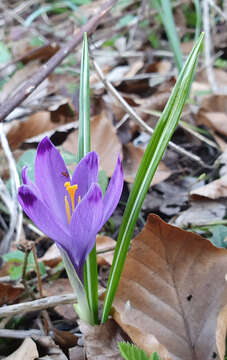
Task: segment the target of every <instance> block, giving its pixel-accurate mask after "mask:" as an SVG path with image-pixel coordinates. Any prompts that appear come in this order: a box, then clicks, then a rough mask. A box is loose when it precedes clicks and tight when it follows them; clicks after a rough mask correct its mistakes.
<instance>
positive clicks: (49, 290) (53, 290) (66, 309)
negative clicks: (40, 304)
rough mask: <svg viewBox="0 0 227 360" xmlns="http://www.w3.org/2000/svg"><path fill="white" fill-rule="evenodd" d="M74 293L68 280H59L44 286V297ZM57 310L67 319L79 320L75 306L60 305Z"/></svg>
mask: <svg viewBox="0 0 227 360" xmlns="http://www.w3.org/2000/svg"><path fill="white" fill-rule="evenodd" d="M72 292H73V290H72V287H71V285H70V282H69V280H68V279H57V280H54V281H52V282H48V283H47V284H44V285H43V294H44V296H52V295H53V296H54V295H59V294H61V295H63V294H69V293H72ZM55 310H56V311H57V312H58V313H59V314H60V315H62V316H63V317H65V318H66V319H69V320H75V319H76V318H77V315H76V313H75V310H74V308H73V304H67V305H59V306H56V307H55Z"/></svg>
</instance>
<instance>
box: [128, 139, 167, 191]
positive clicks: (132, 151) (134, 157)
mask: <svg viewBox="0 0 227 360" xmlns="http://www.w3.org/2000/svg"><path fill="white" fill-rule="evenodd" d="M123 154H124V160H123V169H124V179H125V181H127V182H129V183H133V181H134V180H135V177H136V173H137V170H138V168H139V165H140V163H141V160H142V157H143V154H144V150H143V149H142V148H140V147H136V146H134V145H133V144H132V143H129V144H127V145H124V148H123ZM170 175H171V172H170V170H169V169H168V168H167V167H166V166H165V164H164V163H163V162H162V161H161V162H160V164H159V166H158V168H157V170H156V173H155V176H154V178H153V180H152V183H151V186H153V185H155V184H158V183H159V182H161V181H164V180H166V179H167V178H168V177H169V176H170Z"/></svg>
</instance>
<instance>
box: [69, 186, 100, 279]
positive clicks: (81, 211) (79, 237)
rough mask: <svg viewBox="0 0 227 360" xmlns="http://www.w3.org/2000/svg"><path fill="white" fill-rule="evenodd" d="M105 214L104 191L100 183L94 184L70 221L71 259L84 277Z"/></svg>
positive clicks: (81, 277) (79, 273) (79, 274)
mask: <svg viewBox="0 0 227 360" xmlns="http://www.w3.org/2000/svg"><path fill="white" fill-rule="evenodd" d="M102 214H103V200H102V191H101V189H100V187H99V185H98V184H92V185H91V187H90V189H89V191H88V193H87V194H86V195H85V196H84V198H83V199H82V200H81V202H80V203H79V204H78V206H77V207H76V209H75V210H74V212H73V215H72V219H71V222H70V232H71V238H72V239H73V240H72V244H71V248H70V251H69V249H66V250H67V252H68V254H69V252H70V259H71V261H72V263H73V264H74V266H75V267H76V269H77V273H78V276H79V277H80V279H81V280H82V279H83V266H84V262H85V260H86V257H87V256H88V254H89V252H90V251H91V250H92V248H93V247H94V244H95V238H96V234H97V232H98V230H99V228H100V223H101V221H102Z"/></svg>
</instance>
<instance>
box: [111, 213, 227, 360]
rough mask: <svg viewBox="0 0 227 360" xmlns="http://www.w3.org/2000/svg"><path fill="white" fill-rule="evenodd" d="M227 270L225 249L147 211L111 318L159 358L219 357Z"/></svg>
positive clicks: (222, 347)
mask: <svg viewBox="0 0 227 360" xmlns="http://www.w3.org/2000/svg"><path fill="white" fill-rule="evenodd" d="M226 272H227V252H226V250H225V249H217V248H215V247H214V246H213V245H212V244H211V243H210V242H209V241H208V240H206V239H204V238H202V237H200V236H199V235H197V234H194V233H191V232H187V231H184V230H181V229H179V228H177V227H174V226H172V225H169V224H167V223H165V222H164V221H162V220H161V219H160V218H159V217H158V216H156V215H150V216H149V218H148V221H147V223H146V226H145V228H144V229H143V231H142V232H141V233H140V234H139V235H138V236H137V237H136V238H135V239H134V240H133V242H132V248H131V250H130V252H129V254H128V257H127V260H126V264H125V267H124V271H123V275H122V277H121V281H120V286H119V288H118V291H117V295H116V297H115V301H114V307H113V316H114V319H115V320H116V321H117V322H118V323H119V325H120V326H121V327H122V328H123V330H124V331H125V332H126V333H127V334H128V335H129V336H130V337H131V339H132V340H133V341H134V342H135V343H136V345H137V346H139V347H142V348H143V349H144V350H145V351H147V352H148V353H149V354H151V353H152V351H157V352H158V353H159V355H160V357H161V358H162V360H167V359H168V360H170V359H171V360H201V359H203V360H208V359H209V360H210V359H213V357H214V356H216V359H221V360H223V359H224V354H225V334H226V320H227V319H226V312H227V310H226V307H224V305H225V304H226V303H227V286H226V281H225V274H226ZM215 354H217V355H215Z"/></svg>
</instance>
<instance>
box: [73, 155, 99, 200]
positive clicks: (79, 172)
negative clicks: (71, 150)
mask: <svg viewBox="0 0 227 360" xmlns="http://www.w3.org/2000/svg"><path fill="white" fill-rule="evenodd" d="M98 168H99V164H98V154H97V153H96V152H95V151H92V152H90V153H88V154H87V155H86V156H85V157H84V158H83V159H82V160H80V162H79V164H78V165H77V167H76V168H75V170H74V173H73V176H72V184H77V185H78V190H77V191H76V193H75V203H77V200H78V196H80V197H81V199H82V198H83V197H84V195H85V194H86V193H87V192H88V190H89V188H90V186H91V184H92V183H97V182H98Z"/></svg>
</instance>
